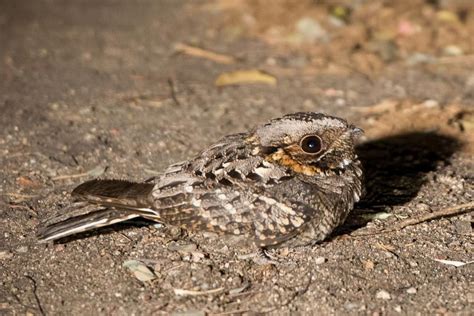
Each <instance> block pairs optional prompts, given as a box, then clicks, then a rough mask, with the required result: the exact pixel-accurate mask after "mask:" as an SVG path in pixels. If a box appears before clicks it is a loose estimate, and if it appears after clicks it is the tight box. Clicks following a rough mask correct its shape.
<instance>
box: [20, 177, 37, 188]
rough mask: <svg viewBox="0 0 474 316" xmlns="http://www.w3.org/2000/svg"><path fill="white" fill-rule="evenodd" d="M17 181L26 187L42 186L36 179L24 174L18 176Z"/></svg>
mask: <svg viewBox="0 0 474 316" xmlns="http://www.w3.org/2000/svg"><path fill="white" fill-rule="evenodd" d="M16 182H17V183H18V184H19V185H20V186H22V187H25V188H39V187H40V186H41V184H40V183H38V182H36V181H34V180H31V179H30V178H28V177H24V176H21V177H19V178H17V179H16Z"/></svg>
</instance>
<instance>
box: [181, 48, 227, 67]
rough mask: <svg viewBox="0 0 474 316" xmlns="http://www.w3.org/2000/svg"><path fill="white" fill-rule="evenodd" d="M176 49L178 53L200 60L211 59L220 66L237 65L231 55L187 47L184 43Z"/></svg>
mask: <svg viewBox="0 0 474 316" xmlns="http://www.w3.org/2000/svg"><path fill="white" fill-rule="evenodd" d="M174 49H175V50H176V51H177V52H180V53H183V54H186V55H190V56H194V57H199V58H204V59H209V60H212V61H214V62H216V63H219V64H233V63H235V58H234V57H232V56H229V55H224V54H219V53H214V52H211V51H209V50H205V49H202V48H198V47H194V46H190V45H186V44H183V43H178V44H176V45H175V46H174Z"/></svg>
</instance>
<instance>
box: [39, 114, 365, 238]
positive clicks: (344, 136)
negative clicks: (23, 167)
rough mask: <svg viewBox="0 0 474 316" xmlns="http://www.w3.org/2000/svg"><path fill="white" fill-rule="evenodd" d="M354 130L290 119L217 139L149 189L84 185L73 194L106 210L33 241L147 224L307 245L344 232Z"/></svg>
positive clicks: (323, 120)
mask: <svg viewBox="0 0 474 316" xmlns="http://www.w3.org/2000/svg"><path fill="white" fill-rule="evenodd" d="M360 132H361V130H360V129H358V128H356V127H354V126H352V125H349V124H348V123H347V122H346V121H344V120H343V119H340V118H336V117H331V116H327V115H324V114H320V113H295V114H289V115H286V116H284V117H281V118H277V119H274V120H271V121H270V122H268V123H266V124H264V125H262V126H259V127H257V128H255V129H254V130H252V131H250V132H247V133H241V134H234V135H229V136H226V137H224V138H222V139H221V140H220V141H219V142H217V143H215V144H214V145H211V146H210V147H208V148H207V149H205V150H204V151H202V152H201V153H199V154H198V155H197V156H195V157H194V158H192V159H190V160H188V161H185V162H182V163H178V164H175V165H172V166H170V167H169V168H168V169H167V170H166V171H165V172H164V173H163V174H162V175H160V176H159V177H157V178H156V180H155V181H154V182H153V183H131V182H126V181H119V180H92V181H88V182H85V183H83V184H81V185H80V186H78V187H77V188H76V189H75V190H74V191H73V192H72V195H73V196H74V197H75V198H77V199H79V200H83V201H87V202H89V203H92V204H96V205H97V206H98V207H102V208H105V209H101V210H97V211H95V212H92V213H89V214H85V215H81V216H80V217H73V218H70V219H68V220H66V221H63V222H59V223H56V224H53V225H50V226H47V227H45V228H42V229H41V230H40V232H39V238H40V239H41V240H44V241H46V240H56V239H59V238H62V237H65V236H68V235H71V234H74V233H78V232H82V231H86V230H90V229H94V228H97V227H101V226H106V225H110V224H113V223H117V222H121V221H125V220H128V219H131V218H135V217H143V218H147V219H151V220H154V221H157V222H161V223H164V224H166V225H170V226H179V227H181V228H184V229H186V230H188V231H190V232H194V233H199V232H214V233H217V234H218V235H220V236H222V237H220V238H227V237H229V238H228V239H235V238H234V237H239V238H237V239H239V243H241V244H242V243H243V244H245V245H249V246H251V245H253V246H256V247H275V246H281V245H285V246H299V245H307V244H312V243H315V242H318V241H321V240H323V239H324V238H326V237H327V236H328V235H329V234H330V233H331V232H332V231H333V230H334V228H335V227H337V226H338V225H340V224H341V223H342V222H343V221H344V220H345V219H346V217H347V215H348V213H349V212H350V210H351V209H352V208H353V205H354V203H355V202H357V201H358V200H359V198H360V196H361V194H362V170H361V167H360V162H359V160H358V159H357V156H356V154H355V151H354V143H355V141H356V138H357V136H358V135H359V134H360ZM225 236H227V237H225Z"/></svg>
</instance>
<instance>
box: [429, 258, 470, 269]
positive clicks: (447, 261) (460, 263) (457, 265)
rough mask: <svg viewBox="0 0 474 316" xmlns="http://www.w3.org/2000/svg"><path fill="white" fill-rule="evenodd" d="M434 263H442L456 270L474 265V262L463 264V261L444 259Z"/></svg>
mask: <svg viewBox="0 0 474 316" xmlns="http://www.w3.org/2000/svg"><path fill="white" fill-rule="evenodd" d="M433 260H434V261H438V262H441V263H443V264H447V265H450V266H455V267H456V268H459V267H462V266H465V265H466V264H471V263H474V261H468V262H462V261H452V260H443V259H433Z"/></svg>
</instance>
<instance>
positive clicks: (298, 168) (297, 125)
mask: <svg viewBox="0 0 474 316" xmlns="http://www.w3.org/2000/svg"><path fill="white" fill-rule="evenodd" d="M362 133H363V131H362V130H361V129H360V128H357V127H355V126H353V125H350V124H348V123H347V122H346V121H345V120H343V119H341V118H337V117H333V116H328V115H325V114H321V113H314V112H304V113H294V114H288V115H285V116H283V117H281V118H276V119H273V120H271V121H269V122H268V123H266V124H264V125H262V126H259V127H257V128H256V129H255V130H254V132H253V133H252V134H251V136H250V137H249V141H250V142H251V143H252V144H253V145H254V146H255V147H254V154H258V155H262V156H264V157H265V159H266V160H267V161H271V162H274V163H278V164H281V165H283V166H286V167H288V168H290V169H292V170H293V171H295V172H297V173H303V174H306V175H314V174H316V173H318V172H321V171H322V172H325V171H328V170H344V169H345V168H346V167H347V166H349V165H350V164H351V163H352V162H353V161H354V160H355V159H356V158H357V156H356V153H355V148H354V147H355V142H356V140H357V138H358V137H359V136H360V135H361V134H362Z"/></svg>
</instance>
